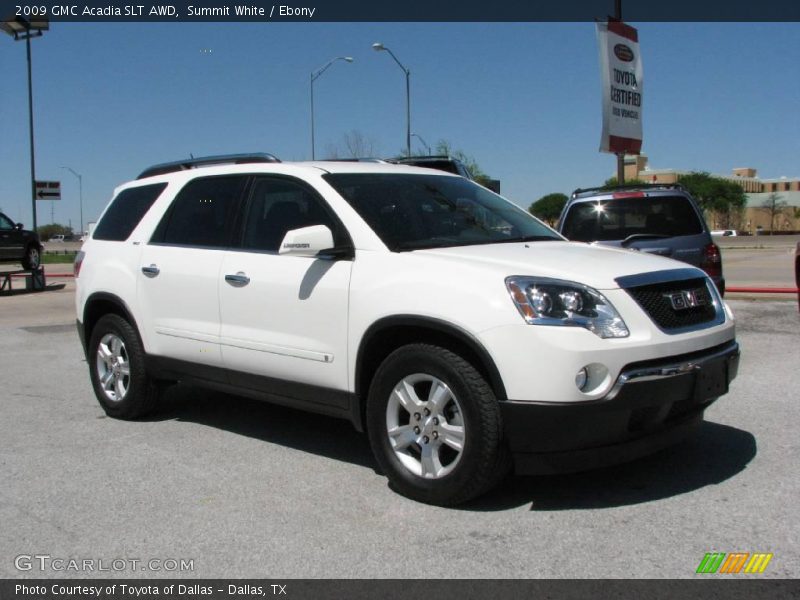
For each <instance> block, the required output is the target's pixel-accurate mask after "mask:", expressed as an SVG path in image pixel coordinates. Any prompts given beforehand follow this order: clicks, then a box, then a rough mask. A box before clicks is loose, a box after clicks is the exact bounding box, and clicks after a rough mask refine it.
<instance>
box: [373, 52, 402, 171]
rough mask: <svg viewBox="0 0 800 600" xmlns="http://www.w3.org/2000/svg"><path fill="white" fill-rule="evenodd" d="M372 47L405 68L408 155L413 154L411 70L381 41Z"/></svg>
mask: <svg viewBox="0 0 800 600" xmlns="http://www.w3.org/2000/svg"><path fill="white" fill-rule="evenodd" d="M372 49H373V50H375V52H381V51H384V50H385V51H386V52H388V53H389V55H390V56H391V57H392V58H393V59H394V62H396V63H397V64H398V66H399V67H400V68H401V69H403V73H405V74H406V155H407V156H411V71H409V70H408V69H406V68H405V67H404V66H403V63H401V62H400V61H399V60H397V57H396V56H395V55H394V52H392V51H391V50H389V48H387V47H386V46H384V45H383V44H381V43H380V42H375V43H374V44H372Z"/></svg>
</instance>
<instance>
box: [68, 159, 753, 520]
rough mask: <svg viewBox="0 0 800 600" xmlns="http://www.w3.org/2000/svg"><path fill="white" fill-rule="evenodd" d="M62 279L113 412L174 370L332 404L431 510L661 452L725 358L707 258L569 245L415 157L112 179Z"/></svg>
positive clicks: (725, 338)
mask: <svg viewBox="0 0 800 600" xmlns="http://www.w3.org/2000/svg"><path fill="white" fill-rule="evenodd" d="M213 163H221V164H213ZM75 272H76V276H77V295H76V305H77V317H78V331H79V332H80V336H81V339H82V341H83V345H84V349H85V351H86V357H87V361H88V364H89V372H90V376H91V381H92V384H93V386H94V390H95V393H96V395H97V398H98V400H99V401H100V404H101V405H102V407H103V409H104V410H105V411H106V412H107V413H108V414H109V415H111V416H114V417H119V418H124V419H133V418H137V417H140V416H142V415H144V414H146V413H148V412H149V411H151V410H152V409H154V408H155V407H156V405H157V397H158V392H159V390H160V389H162V388H163V386H164V385H165V384H168V383H170V382H177V381H185V382H190V383H193V384H199V385H203V386H209V387H212V388H215V389H219V390H224V391H228V392H232V393H236V394H241V395H246V396H251V397H256V398H263V399H266V400H269V401H272V402H276V403H279V404H284V405H287V406H292V407H297V408H301V409H304V410H309V411H314V412H318V413H323V414H326V415H331V416H335V417H340V418H343V419H347V420H349V421H351V422H352V423H353V425H354V426H355V427H356V428H357V429H358V430H360V431H364V430H366V432H367V433H368V435H369V440H370V443H371V445H372V449H373V451H374V453H375V458H376V460H377V462H378V464H379V465H380V467H381V469H382V470H383V471H384V472H385V473H386V475H387V476H388V478H389V480H390V482H391V484H392V486H393V488H394V489H395V490H397V491H399V492H400V493H402V494H404V495H407V496H409V497H411V498H414V499H417V500H420V501H423V502H428V503H433V504H441V505H452V504H456V503H459V502H463V501H466V500H468V499H470V498H473V497H475V496H477V495H479V494H481V493H483V492H485V491H487V490H488V489H489V488H491V487H492V486H493V485H495V484H496V483H497V482H498V481H499V480H500V479H501V478H502V477H503V476H504V475H505V474H506V473H507V472H508V471H509V469H510V468H511V466H512V464H513V466H514V467H515V469H516V471H517V472H523V473H550V472H556V471H569V470H581V469H587V468H593V467H597V466H602V465H606V464H611V463H615V462H621V461H625V460H630V459H633V458H635V457H638V456H641V455H643V454H646V453H649V452H652V451H655V450H657V449H660V448H663V447H665V446H667V445H669V444H671V443H673V442H675V441H677V440H679V439H680V438H681V437H683V436H684V435H685V434H686V433H688V432H689V431H690V430H691V429H693V428H695V427H696V426H697V425H698V424H699V423H700V422H701V421H702V417H703V411H704V410H705V409H706V408H707V407H708V406H709V404H710V403H711V402H712V401H714V400H715V399H716V398H717V397H719V396H720V395H722V394H724V393H726V392H727V390H728V384H729V382H730V381H731V380H732V379H733V378H734V377H735V376H736V371H737V367H738V357H739V349H738V345H737V343H736V341H735V334H734V321H733V315H732V314H731V312H730V310H729V309H728V308H727V306H726V305H725V304H724V303H723V302H722V300H721V299H720V296H719V294H718V292H717V290H716V288H715V287H714V284H713V282H712V281H711V280H710V279H709V278H708V276H707V275H706V274H705V273H704V272H703V271H701V270H700V269H697V268H694V267H690V266H687V265H686V264H685V263H679V262H677V261H673V260H671V259H666V258H662V257H658V256H649V255H646V254H642V253H636V252H630V251H628V250H620V249H612V248H601V247H592V246H589V245H586V244H580V243H571V242H568V241H565V240H564V238H562V237H561V236H560V235H559V234H557V233H556V232H554V231H553V230H552V229H550V228H548V227H547V226H545V225H544V224H542V223H541V222H540V221H538V220H536V219H534V218H533V217H531V216H530V215H529V214H528V213H526V212H525V211H524V210H522V209H520V208H519V207H517V206H516V205H514V204H512V203H511V202H509V201H507V200H505V199H503V198H501V197H500V196H498V195H496V194H494V193H492V192H490V191H489V190H487V189H486V188H483V187H481V186H480V185H477V184H475V183H473V182H471V181H468V180H467V179H464V178H462V177H458V176H455V175H449V174H446V173H439V172H432V171H431V170H430V169H424V168H416V167H407V166H400V165H391V164H380V163H364V162H342V163H336V162H317V163H281V162H280V161H277V159H274V158H273V157H270V156H252V157H248V156H241V155H237V156H234V157H217V158H216V159H213V160H212V159H208V160H201V159H197V160H194V161H184V162H179V163H171V164H166V165H158V166H157V167H154V168H152V169H149V170H147V171H145V172H144V173H143V174H142V175H141V176H140V177H139V179H137V180H135V181H132V182H130V183H127V184H125V185H123V186H121V187H120V188H119V189H118V190H117V191H116V194H115V197H114V199H113V200H112V201H111V203H110V204H109V206H108V207H107V208H106V210H105V212H104V214H103V216H102V217H101V219H100V221H99V223H98V224H97V227H96V228H95V230H94V232H93V235H92V237H91V239H89V240H88V241H87V242H86V243H85V244H84V245H83V248H82V252H81V253H80V254H79V257H78V259H77V260H76V264H75Z"/></svg>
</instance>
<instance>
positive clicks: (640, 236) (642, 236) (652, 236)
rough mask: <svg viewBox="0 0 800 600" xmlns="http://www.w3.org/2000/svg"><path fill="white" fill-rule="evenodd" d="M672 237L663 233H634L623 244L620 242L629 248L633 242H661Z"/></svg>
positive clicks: (621, 243)
mask: <svg viewBox="0 0 800 600" xmlns="http://www.w3.org/2000/svg"><path fill="white" fill-rule="evenodd" d="M668 237H672V236H671V235H664V234H663V233H634V234H632V235H629V236H628V237H626V238H625V239H624V240H622V242H620V245H621V246H627V245H628V244H630V243H631V242H635V241H636V240H661V239H664V238H668Z"/></svg>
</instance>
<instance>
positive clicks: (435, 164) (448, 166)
mask: <svg viewBox="0 0 800 600" xmlns="http://www.w3.org/2000/svg"><path fill="white" fill-rule="evenodd" d="M394 162H396V163H398V164H401V165H410V166H412V167H426V168H428V169H438V170H439V171H446V172H447V173H453V174H454V175H461V176H462V177H466V178H467V179H470V180H472V179H474V177H473V176H472V173H471V172H470V170H469V169H468V168H467V166H466V165H465V164H464V163H463V162H461V161H460V160H458V159H457V158H453V157H452V156H411V157H408V158H397V159H395V160H394Z"/></svg>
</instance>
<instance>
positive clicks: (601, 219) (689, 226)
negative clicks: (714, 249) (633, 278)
mask: <svg viewBox="0 0 800 600" xmlns="http://www.w3.org/2000/svg"><path fill="white" fill-rule="evenodd" d="M561 233H563V234H564V236H566V238H567V239H569V240H575V241H578V242H598V241H600V242H605V241H611V240H625V239H628V238H629V237H630V236H641V237H642V238H645V237H653V238H659V237H676V236H681V235H697V234H699V233H703V225H702V224H701V223H700V219H699V217H698V216H697V213H696V212H695V210H694V208H692V205H691V203H690V201H689V200H688V199H687V198H686V197H684V196H659V197H649V198H609V199H606V200H591V201H587V202H576V203H575V204H573V205H572V206H571V207H570V208H569V211H568V212H567V214H566V216H565V217H564V223H563V224H562V226H561Z"/></svg>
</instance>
